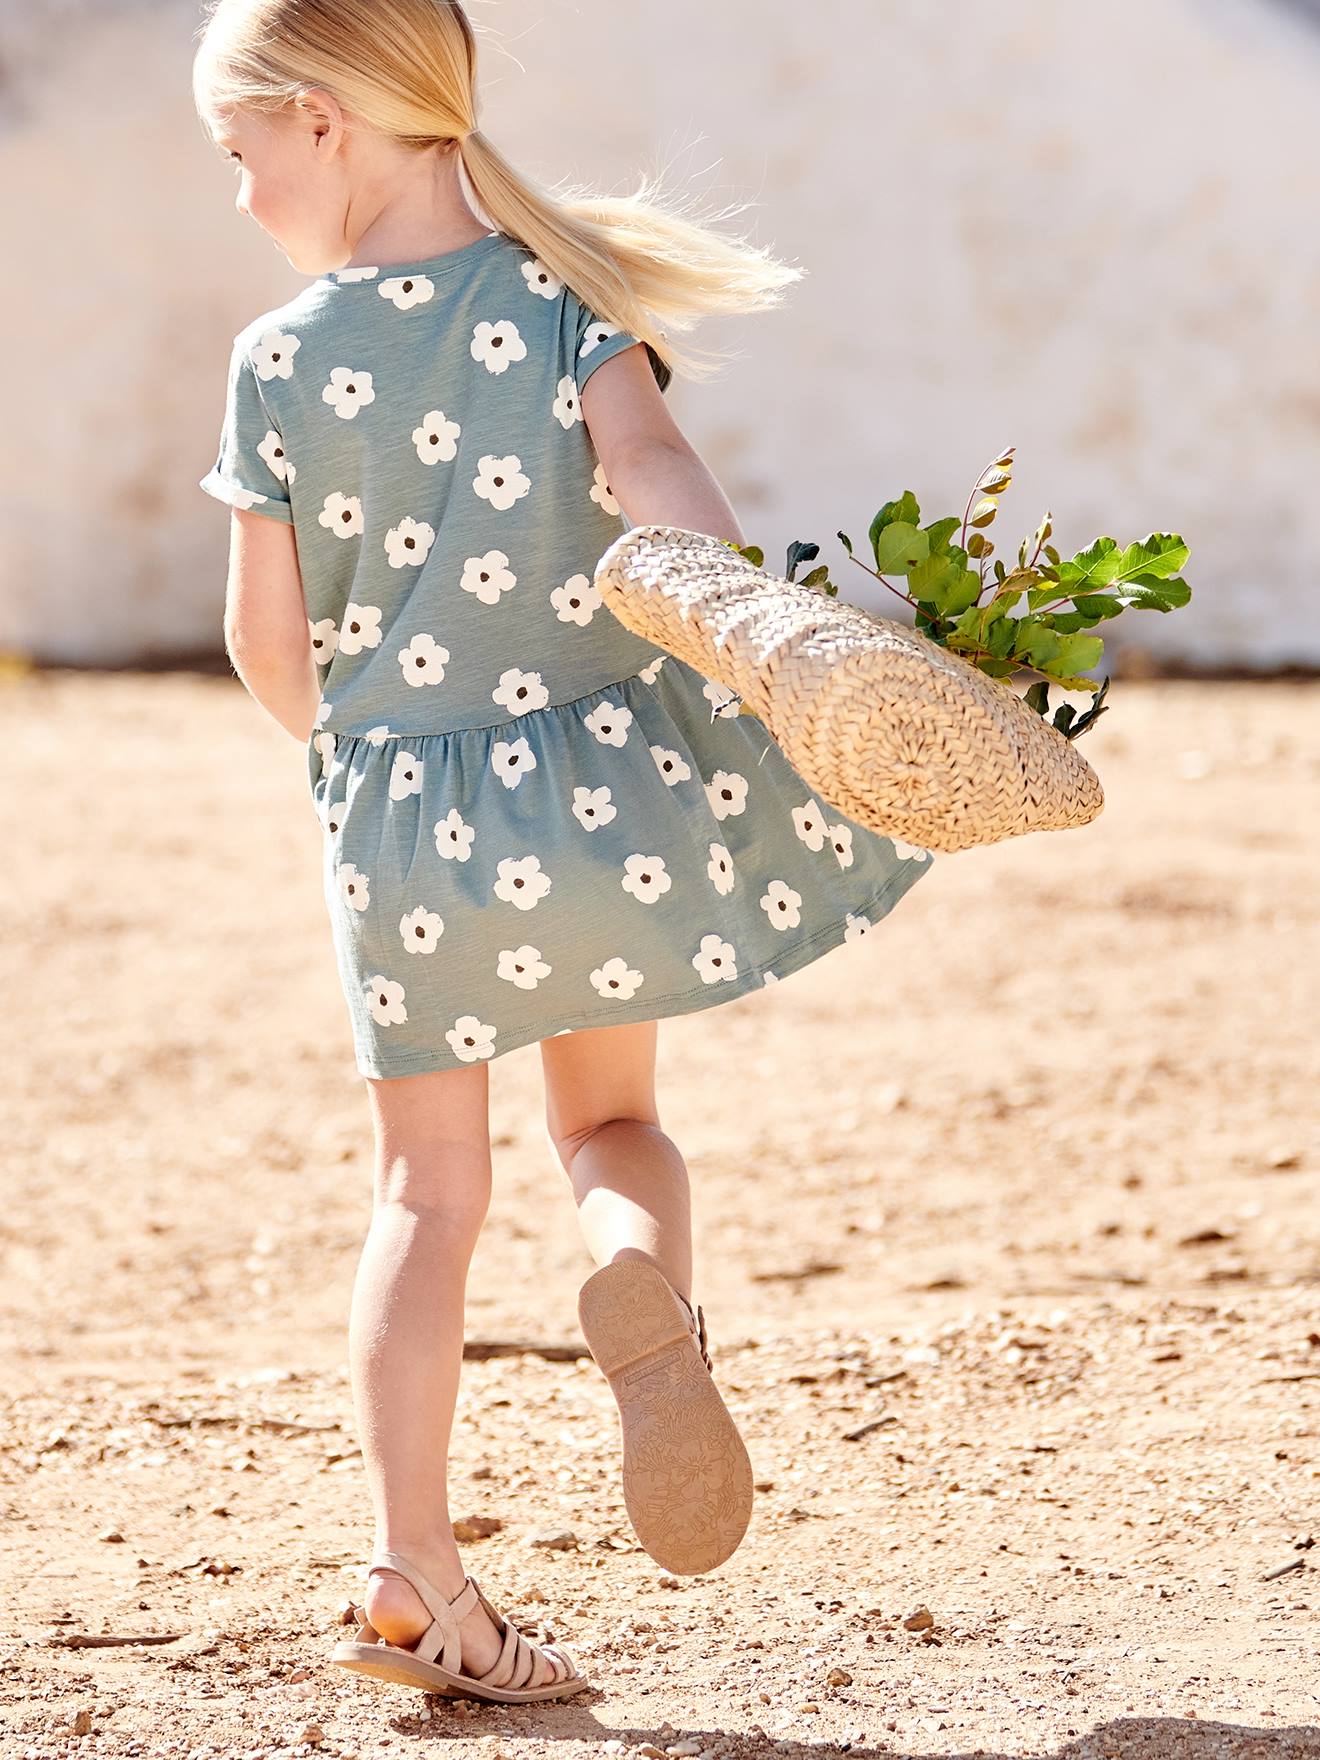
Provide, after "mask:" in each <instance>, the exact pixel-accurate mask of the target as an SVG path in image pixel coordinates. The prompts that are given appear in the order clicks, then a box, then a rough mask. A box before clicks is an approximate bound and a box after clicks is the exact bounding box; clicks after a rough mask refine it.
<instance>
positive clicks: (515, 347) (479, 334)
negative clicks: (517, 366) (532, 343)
mask: <svg viewBox="0 0 1320 1760" xmlns="http://www.w3.org/2000/svg"><path fill="white" fill-rule="evenodd" d="M468 352H469V353H470V354H471V356H472V358H473V360H474V361H480V362H481V364H482V366H483V367H485V369H486V371H487V372H488V373H506V372H507V371H508V370H509V367H510V365H511V364H512V362H514V361H521V360H526V358H527V344H526V343H525V342H524V341H523V339H522V336H521V335H520V333H519V330H518V326H517V325H516V324H515V323H514V321H513V319H512V318H501V319H500V320H499V322H498V323H495V324H488V323H487V322H486V320H485V319H484V318H483V319H482V320H481V322H480V323H479V324H475V325H473V328H472V342H471V345H470V347H469V350H468Z"/></svg>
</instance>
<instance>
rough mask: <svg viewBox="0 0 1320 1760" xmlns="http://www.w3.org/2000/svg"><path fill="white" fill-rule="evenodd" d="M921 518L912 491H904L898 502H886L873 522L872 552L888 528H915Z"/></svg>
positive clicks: (871, 532)
mask: <svg viewBox="0 0 1320 1760" xmlns="http://www.w3.org/2000/svg"><path fill="white" fill-rule="evenodd" d="M920 518H921V509H920V508H919V507H918V506H917V498H916V496H915V495H914V494H913V493H912V491H911V489H904V491H903V493H902V494H901V495H900V496H899V498H898V500H897V501H886V502H885V504H884V506H883V507H882V508H881V509H880V511H879V513H877V514H876V516H875V518H874V519H873V520H872V521H871V530H870V533H869V538H870V543H871V549H872V551H874V550H875V548H876V545H877V544H878V543H879V540H880V534H881V532H883V531H884V530H885V528H886V526H892V525H897V524H903V525H909V526H915V525H916V524H917V521H918V520H919V519H920ZM876 566H877V567H879V564H878V563H877V565H876ZM880 572H881V573H882V574H883V572H884V570H883V569H881V570H880Z"/></svg>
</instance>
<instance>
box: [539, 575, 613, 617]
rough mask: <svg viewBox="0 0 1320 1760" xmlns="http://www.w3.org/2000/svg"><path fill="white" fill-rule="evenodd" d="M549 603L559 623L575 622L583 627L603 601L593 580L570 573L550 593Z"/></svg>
mask: <svg viewBox="0 0 1320 1760" xmlns="http://www.w3.org/2000/svg"><path fill="white" fill-rule="evenodd" d="M550 603H551V604H552V605H553V606H554V608H555V615H556V616H557V617H558V619H559V621H560V623H576V624H580V625H581V626H582V627H583V628H584V629H585V628H586V626H587V624H589V623H590V622H591V620H592V618H593V617H594V616H595V614H596V612H597V611H598V610H599V608H600V607H601V606H602V605H603V604H604V603H605V601H604V600H603V599H602V598H601V594H600V588H599V587H598V586H597V585H596V583H595V581H592V580H588V579H587V577H586V575H584V574H571V575H569V577H568V579H567V580H566V581H565V582H564V584H563V586H562V587H556V588H555V590H554V592H553V593H551V595H550Z"/></svg>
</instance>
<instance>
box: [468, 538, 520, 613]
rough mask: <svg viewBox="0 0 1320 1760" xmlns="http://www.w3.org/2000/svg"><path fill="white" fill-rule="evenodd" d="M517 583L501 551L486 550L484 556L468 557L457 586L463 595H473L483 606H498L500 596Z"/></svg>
mask: <svg viewBox="0 0 1320 1760" xmlns="http://www.w3.org/2000/svg"><path fill="white" fill-rule="evenodd" d="M517 582H518V577H517V575H516V574H515V573H514V572H513V570H512V569H511V568H510V567H509V559H508V557H507V556H506V555H505V554H504V552H503V550H487V552H486V554H485V555H484V556H469V557H468V559H467V561H466V562H465V563H464V564H463V576H462V579H461V580H460V581H459V583H458V584H459V586H460V587H462V589H463V591H464V592H465V593H475V594H476V596H477V598H478V599H480V600H481V603H482V604H483V605H498V604H499V602H500V597H501V595H502V594H504V593H507V592H508V591H509V589H510V588H511V587H513V586H516V585H517Z"/></svg>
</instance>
